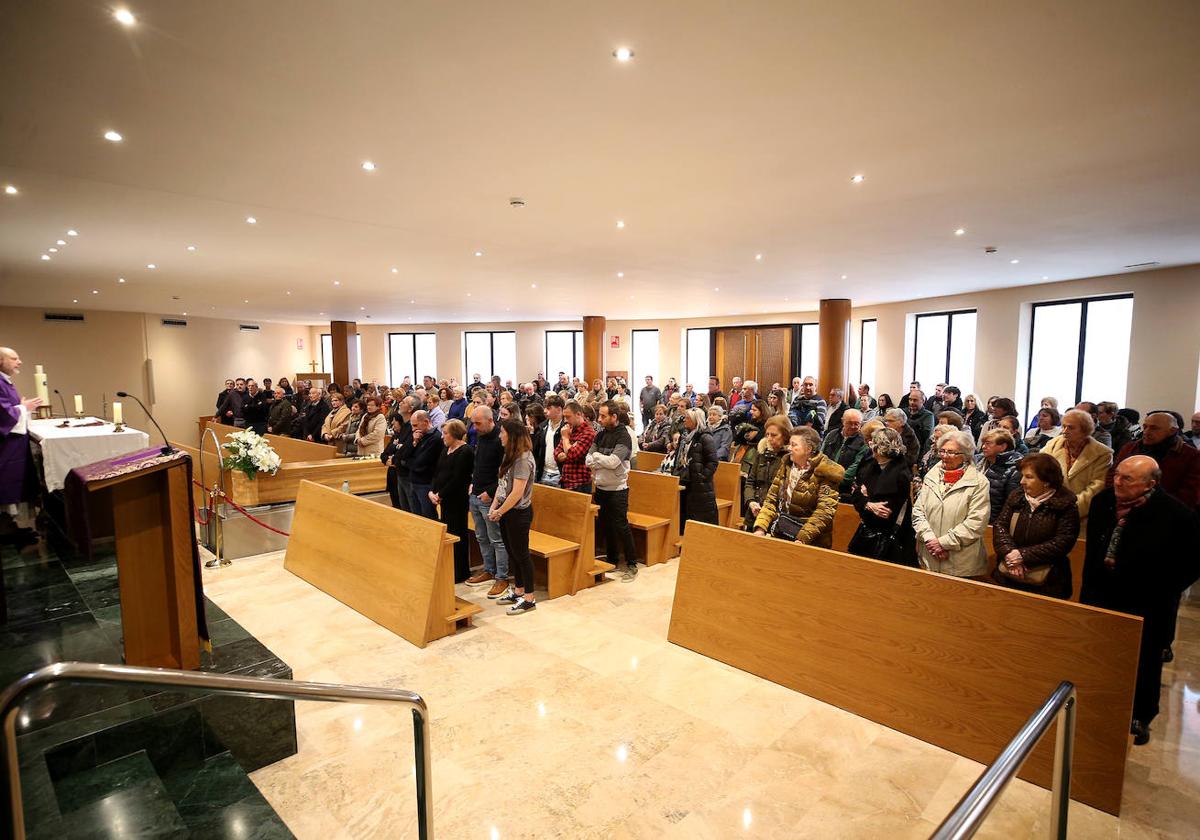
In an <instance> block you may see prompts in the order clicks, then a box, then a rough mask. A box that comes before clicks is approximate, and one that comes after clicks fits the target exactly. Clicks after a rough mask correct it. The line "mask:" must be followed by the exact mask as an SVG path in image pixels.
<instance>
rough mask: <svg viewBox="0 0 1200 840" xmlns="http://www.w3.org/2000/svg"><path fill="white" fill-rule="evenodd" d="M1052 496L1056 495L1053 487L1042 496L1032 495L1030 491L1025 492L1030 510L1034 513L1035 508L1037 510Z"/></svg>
mask: <svg viewBox="0 0 1200 840" xmlns="http://www.w3.org/2000/svg"><path fill="white" fill-rule="evenodd" d="M1052 496H1054V490H1053V488H1052V489H1050V490H1047V491H1046V492H1045V493H1043V494H1042V495H1040V496H1030V495H1029V494H1028V493H1026V494H1025V502H1026V503H1027V504H1028V505H1029V512H1030V513H1033V512H1034V511H1035V510H1037V509H1038V508H1039V507H1041V506H1042V505H1043V504H1045V503H1046V502H1048V501H1050V499H1051V497H1052Z"/></svg>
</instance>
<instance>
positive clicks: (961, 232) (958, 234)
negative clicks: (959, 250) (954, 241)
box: [954, 228, 967, 236]
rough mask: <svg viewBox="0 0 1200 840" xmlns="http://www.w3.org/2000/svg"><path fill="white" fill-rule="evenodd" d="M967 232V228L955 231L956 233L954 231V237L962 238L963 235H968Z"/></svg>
mask: <svg viewBox="0 0 1200 840" xmlns="http://www.w3.org/2000/svg"><path fill="white" fill-rule="evenodd" d="M966 232H967V229H966V228H958V229H957V230H955V231H954V235H955V236H962V235H963V234H964V233H966Z"/></svg>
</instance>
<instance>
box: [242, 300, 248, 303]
mask: <svg viewBox="0 0 1200 840" xmlns="http://www.w3.org/2000/svg"><path fill="white" fill-rule="evenodd" d="M249 302H250V301H248V300H243V301H242V303H249Z"/></svg>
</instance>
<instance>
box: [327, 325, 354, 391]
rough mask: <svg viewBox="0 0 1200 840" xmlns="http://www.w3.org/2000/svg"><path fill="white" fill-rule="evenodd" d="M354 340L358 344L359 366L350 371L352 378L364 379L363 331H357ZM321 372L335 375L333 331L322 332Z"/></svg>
mask: <svg viewBox="0 0 1200 840" xmlns="http://www.w3.org/2000/svg"><path fill="white" fill-rule="evenodd" d="M354 340H355V343H356V344H357V346H358V366H357V367H356V368H355V369H354V370H352V371H350V378H351V379H362V333H355V334H354ZM321 373H328V374H330V375H331V376H332V375H333V333H321ZM338 384H339V385H342V384H346V383H341V382H339V383H338Z"/></svg>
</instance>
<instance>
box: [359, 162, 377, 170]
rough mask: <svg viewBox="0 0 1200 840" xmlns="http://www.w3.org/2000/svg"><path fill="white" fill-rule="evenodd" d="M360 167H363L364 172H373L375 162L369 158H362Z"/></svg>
mask: <svg viewBox="0 0 1200 840" xmlns="http://www.w3.org/2000/svg"><path fill="white" fill-rule="evenodd" d="M362 168H363V171H364V172H374V171H375V162H374V161H370V160H364V161H363V162H362Z"/></svg>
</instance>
